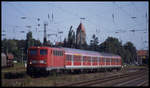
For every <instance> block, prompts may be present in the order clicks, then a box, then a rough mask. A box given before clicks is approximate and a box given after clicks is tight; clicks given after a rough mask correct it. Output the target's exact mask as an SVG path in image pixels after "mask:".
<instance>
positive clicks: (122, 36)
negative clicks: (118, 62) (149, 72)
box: [1, 1, 149, 50]
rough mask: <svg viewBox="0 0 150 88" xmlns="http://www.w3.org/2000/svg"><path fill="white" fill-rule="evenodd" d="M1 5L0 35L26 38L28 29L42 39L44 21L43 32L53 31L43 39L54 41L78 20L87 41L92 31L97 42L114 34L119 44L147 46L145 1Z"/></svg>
mask: <svg viewBox="0 0 150 88" xmlns="http://www.w3.org/2000/svg"><path fill="white" fill-rule="evenodd" d="M1 6H2V11H1V12H2V17H1V18H2V20H1V21H2V28H1V30H2V34H1V36H2V39H4V38H7V39H19V40H21V39H26V33H27V32H29V31H32V36H33V38H35V39H39V40H40V41H41V42H43V37H44V32H43V30H44V23H47V24H48V26H47V28H46V29H47V34H54V35H51V36H48V37H47V40H50V41H51V42H53V43H55V42H59V41H63V40H64V38H67V37H68V32H69V29H70V26H73V30H74V31H75V32H76V29H77V27H78V26H79V24H80V22H82V24H83V25H84V27H85V31H86V41H87V43H88V44H89V43H90V40H91V39H92V35H93V34H95V35H96V36H97V37H98V39H99V44H100V43H102V42H104V41H105V40H106V39H107V38H108V37H115V38H118V39H119V41H121V42H122V44H125V43H126V42H128V41H130V42H132V43H133V44H134V46H135V47H136V49H137V50H141V49H148V45H149V44H148V35H149V34H148V31H149V30H148V24H149V23H148V22H149V21H148V20H149V12H148V11H149V10H148V7H149V4H148V2H146V1H132V2H130V1H128V2H117V1H116V2H112V1H110V2H104V1H103V2H98V1H97V2H96V1H95V2H81V1H80V2H73V1H72V2H48V1H44V2H42V1H38V2H35V1H34V2H31V1H30V2H27V1H20V2H17V1H15V2H10V1H8V2H6V1H3V2H2V5H1ZM22 17H25V19H23V18H22ZM38 18H39V19H40V20H38ZM81 18H85V19H81ZM38 24H40V26H38ZM28 26H29V27H28ZM131 30H135V31H131ZM61 31H62V32H63V33H61V34H59V33H58V32H61ZM4 34H6V35H4ZM55 34H57V36H56V35H55Z"/></svg>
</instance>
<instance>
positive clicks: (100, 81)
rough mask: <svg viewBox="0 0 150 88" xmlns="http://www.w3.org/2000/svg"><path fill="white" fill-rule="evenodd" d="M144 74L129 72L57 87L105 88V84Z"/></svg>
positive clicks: (141, 72) (141, 71)
mask: <svg viewBox="0 0 150 88" xmlns="http://www.w3.org/2000/svg"><path fill="white" fill-rule="evenodd" d="M144 74H145V73H144V72H143V70H140V71H137V72H130V73H125V74H119V75H113V76H108V77H103V78H97V79H92V80H86V81H80V82H74V83H67V84H60V85H57V86H105V85H106V83H107V82H112V81H115V80H118V79H123V78H127V79H128V78H132V79H134V78H136V77H139V76H141V75H144ZM130 80H131V79H130ZM122 82H125V81H122ZM101 84H102V85H101ZM104 84H105V85H104ZM108 86H109V85H108ZM118 86H123V85H119V84H118Z"/></svg>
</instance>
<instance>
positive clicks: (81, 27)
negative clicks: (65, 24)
mask: <svg viewBox="0 0 150 88" xmlns="http://www.w3.org/2000/svg"><path fill="white" fill-rule="evenodd" d="M77 30H81V31H83V32H85V28H84V26H83V24H82V23H80V24H79V26H78V28H77Z"/></svg>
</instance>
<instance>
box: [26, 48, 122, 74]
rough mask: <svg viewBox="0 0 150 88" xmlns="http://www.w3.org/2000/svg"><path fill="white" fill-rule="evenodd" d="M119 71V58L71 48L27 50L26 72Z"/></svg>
mask: <svg viewBox="0 0 150 88" xmlns="http://www.w3.org/2000/svg"><path fill="white" fill-rule="evenodd" d="M104 68H106V69H107V68H109V69H120V68H121V57H120V56H118V55H114V54H108V53H99V52H95V51H87V50H80V49H71V48H52V47H31V48H29V49H28V61H27V72H33V71H41V70H42V71H43V70H44V71H52V70H62V71H72V70H91V69H96V70H100V69H104Z"/></svg>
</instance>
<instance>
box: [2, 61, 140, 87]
mask: <svg viewBox="0 0 150 88" xmlns="http://www.w3.org/2000/svg"><path fill="white" fill-rule="evenodd" d="M126 68H143V66H127V67H126ZM25 71H26V68H25V67H24V64H21V63H17V64H14V67H10V68H5V69H2V75H1V77H2V86H15V87H30V86H55V85H57V83H66V82H75V81H81V80H86V79H92V78H97V77H102V76H104V75H105V73H103V72H102V73H101V72H100V73H86V74H61V75H56V74H54V75H49V76H47V77H39V78H32V77H30V76H28V75H26V74H25ZM5 73H19V74H24V75H23V77H21V78H13V79H7V78H5V77H4V74H5Z"/></svg>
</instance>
